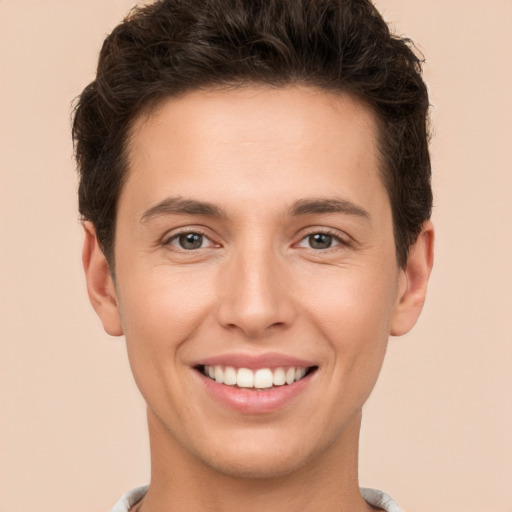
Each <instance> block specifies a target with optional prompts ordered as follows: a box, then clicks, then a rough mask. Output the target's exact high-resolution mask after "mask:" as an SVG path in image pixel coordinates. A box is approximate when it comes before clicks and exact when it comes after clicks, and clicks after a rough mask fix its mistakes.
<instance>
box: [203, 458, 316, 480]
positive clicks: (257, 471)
mask: <svg viewBox="0 0 512 512" xmlns="http://www.w3.org/2000/svg"><path fill="white" fill-rule="evenodd" d="M233 455H234V456H233V457H231V456H228V457H225V458H222V459H218V458H215V460H209V461H203V462H206V464H207V465H208V466H209V467H210V468H211V469H213V470H215V471H216V472H218V473H220V474H224V475H226V476H230V477H233V478H243V479H261V480H264V479H275V478H282V477H286V476H288V475H290V474H292V473H294V472H296V471H298V470H299V469H300V468H301V467H303V466H305V465H306V461H302V460H300V457H299V456H297V455H296V456H294V457H288V458H284V459H283V458H282V457H281V456H277V457H276V455H275V454H272V455H271V454H269V455H268V456H265V454H262V453H258V456H257V457H256V458H255V457H253V456H247V455H244V456H241V455H240V454H233Z"/></svg>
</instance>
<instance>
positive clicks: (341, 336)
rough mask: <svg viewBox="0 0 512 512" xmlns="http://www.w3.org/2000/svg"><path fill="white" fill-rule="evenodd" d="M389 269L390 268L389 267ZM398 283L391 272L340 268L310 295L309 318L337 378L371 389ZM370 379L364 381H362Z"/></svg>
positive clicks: (387, 330)
mask: <svg viewBox="0 0 512 512" xmlns="http://www.w3.org/2000/svg"><path fill="white" fill-rule="evenodd" d="M391 268H392V267H391ZM396 288H397V284H396V279H395V275H394V274H393V273H392V272H389V267H388V272H387V274H386V273H385V272H384V273H383V272H379V271H378V270H377V269H375V270H374V271H368V268H366V269H364V268H362V267H361V268H352V269H350V271H349V270H347V269H339V270H338V271H337V272H334V273H333V274H332V275H330V276H327V275H326V276H324V277H322V279H320V280H319V279H318V276H317V280H316V286H314V287H310V290H312V291H310V292H309V294H308V302H309V307H308V308H307V309H308V311H309V312H310V316H311V319H312V322H314V325H315V326H316V329H317V330H318V331H320V333H321V336H322V338H323V339H325V340H327V343H328V344H329V348H330V352H331V357H330V360H331V362H332V363H331V364H332V365H333V372H334V373H335V374H336V379H337V380H338V381H340V380H341V381H344V382H345V383H346V385H350V386H353V387H354V389H357V388H358V389H362V390H364V391H363V392H364V393H367V392H369V390H371V388H372V387H373V384H374V382H375V380H376V378H377V376H378V373H379V371H380V367H381V365H382V361H383V359H384V355H385V351H386V347H387V340H388V336H389V330H390V323H391V318H392V313H393V309H394V304H395V300H396V293H397V290H396ZM362 381H368V386H369V387H370V388H369V390H368V389H366V388H368V386H361V382H362Z"/></svg>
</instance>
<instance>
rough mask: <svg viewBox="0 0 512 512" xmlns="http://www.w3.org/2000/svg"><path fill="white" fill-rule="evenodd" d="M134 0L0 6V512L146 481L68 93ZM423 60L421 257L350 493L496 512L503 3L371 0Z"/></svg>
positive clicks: (501, 368)
mask: <svg viewBox="0 0 512 512" xmlns="http://www.w3.org/2000/svg"><path fill="white" fill-rule="evenodd" d="M133 4H134V2H133V1H132V0H80V1H75V0H32V1H30V0H0V23H1V25H0V38H1V40H0V45H1V46H0V48H1V49H0V51H1V75H0V80H1V104H0V107H1V111H0V120H1V133H0V150H1V189H0V190H1V192H0V194H1V196H0V222H1V234H0V244H1V274H0V278H1V285H0V301H1V303H0V308H1V309H0V312H1V321H0V328H1V332H0V334H1V341H2V343H1V346H0V379H1V381H0V399H1V403H0V428H1V431H0V440H1V446H0V511H1V512H29V511H31V512H32V511H37V512H86V511H88V512H89V511H102V510H103V511H105V510H107V509H109V508H110V506H112V504H113V503H114V502H115V500H116V499H117V498H118V496H119V495H120V494H121V493H122V492H124V491H125V490H127V489H128V488H130V487H133V486H136V485H139V484H142V483H144V482H146V481H147V479H148V454H147V451H148V449H147V441H146V427H145V417H144V405H143V403H142V400H141V399H140V398H139V396H138V392H137V390H136V388H135V385H134V384H133V382H132V379H131V375H130V372H129V368H128V365H127V360H126V356H125V351H124V346H123V341H122V340H119V339H111V338H109V337H108V336H107V335H105V334H104V333H103V331H102V329H101V327H100V324H99V321H98V320H97V318H96V317H95V315H94V313H93V312H92V309H91V308H90V306H89V304H88V300H87V297H86V292H85V286H84V283H83V278H82V272H81V264H80V245H81V231H80V227H79V224H78V222H77V212H76V198H75V189H76V178H75V175H74V163H73V161H72V158H71V152H72V150H71V142H70V135H69V132H70V130H69V125H70V103H71V101H72V98H73V97H74V96H75V95H77V94H78V93H79V92H80V91H81V89H82V88H83V87H84V86H85V85H86V84H87V83H88V82H89V81H90V80H91V79H92V78H93V72H94V68H95V61H96V58H97V53H98V51H99V48H100V45H101V42H102V40H103V38H104V36H105V35H106V34H107V33H108V32H109V31H110V30H111V29H112V28H113V27H114V25H115V24H116V22H117V21H119V20H120V19H121V17H122V16H123V15H124V14H125V13H126V12H127V10H128V9H129V8H130V7H131V6H132V5H133ZM377 5H378V6H379V7H380V9H381V10H382V12H383V13H384V15H385V17H386V19H387V20H388V21H390V22H392V24H393V25H394V26H395V27H396V30H397V32H399V33H401V34H407V35H408V36H410V37H412V38H413V39H414V40H416V41H417V42H418V43H419V44H420V47H421V48H422V49H423V51H424V53H425V54H426V56H427V59H428V64H427V66H426V77H427V80H428V83H429V87H430V90H431V95H432V103H433V105H434V109H433V121H434V126H435V139H434V142H433V146H432V153H433V163H434V172H435V179H434V187H435V193H436V198H435V213H434V220H435V224H436V226H437V256H436V264H435V272H434V274H433V277H432V281H431V287H430V294H429V298H428V303H427V305H426V309H425V312H424V315H423V317H422V319H421V321H420V323H419V325H418V326H417V328H416V329H415V330H414V332H412V333H411V334H410V335H408V336H406V337H404V338H397V339H392V340H391V343H390V348H389V353H388V359H387V362H386V364H385V367H384V370H383V373H382V376H381V378H380V381H379V383H378V385H377V388H376V390H375V393H374V395H373V396H372V398H371V399H370V401H369V403H368V405H367V407H366V414H365V416H366V418H365V421H366V423H365V426H364V428H363V434H362V452H361V483H362V484H363V485H366V486H375V487H378V488H382V489H385V490H386V491H388V492H389V493H391V494H392V495H393V496H395V497H396V499H397V500H398V501H399V502H400V503H401V504H402V506H403V507H404V508H406V509H407V510H408V511H409V512H427V511H429V512H430V511H436V512H477V511H478V512H511V511H512V440H511V437H512V343H511V342H512V322H511V316H512V292H511V290H512V268H511V267H512V263H511V262H512V236H511V219H512V206H511V203H512V197H511V196H512V194H511V190H512V180H511V176H512V173H511V168H510V147H511V145H512V99H511V98H512V93H511V91H512V71H511V51H510V50H511V43H512V37H511V33H512V32H511V26H512V2H511V1H510V0H490V1H488V2H483V1H482V0H432V1H426V0H378V2H377Z"/></svg>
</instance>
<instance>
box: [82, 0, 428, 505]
mask: <svg viewBox="0 0 512 512" xmlns="http://www.w3.org/2000/svg"><path fill="white" fill-rule="evenodd" d="M427 112H428V97H427V92H426V88H425V85H424V83H423V81H422V79H421V76H420V63H419V60H418V58H417V57H416V56H415V55H414V53H413V52H412V51H411V49H410V48H409V46H408V44H407V42H406V41H404V40H401V39H399V38H396V37H395V36H392V35H391V34H390V33H389V30H388V28H387V26H386V24H385V23H384V21H383V20H382V18H381V17H380V15H379V14H378V13H377V11H376V10H375V8H374V7H373V6H372V4H371V3H369V2H368V1H364V0H353V1H348V0H330V1H329V0H326V1H321V2H320V1H315V0H303V1H297V0H266V1H241V0H211V1H207V2H205V1H204V0H201V1H199V0H198V1H187V2H184V1H179V0H163V1H160V2H156V3H154V4H151V5H148V6H146V7H143V8H140V9H138V10H135V11H133V12H132V13H131V14H130V15H129V16H128V18H127V19H126V20H125V21H124V22H123V23H122V24H120V25H119V26H118V27H116V28H115V29H114V31H113V32H112V34H110V36H109V37H108V38H107V40H106V41H105V44H104V46H103V49H102V51H101V55H100V60H99V65H98V72H97V77H96V80H95V81H94V82H92V83H91V84H89V86H87V88H86V89H85V90H84V92H83V93H82V95H81V97H80V100H79V102H78V105H77V109H76V112H75V119H74V138H75V143H76V154H77V161H78V167H79V173H80V189H79V196H80V211H81V214H82V216H83V219H84V228H85V243H84V250H83V262H84V268H85V274H86V279H87V285H88V291H89V296H90V299H91V303H92V305H93V307H94V308H95V310H96V312H97V313H98V315H99V317H100V319H101V321H102V322H103V326H104V328H105V330H106V331H107V332H108V333H109V334H111V335H114V336H119V335H124V336H125V337H126V344H127V350H128V355H129V360H130V365H131V367H132V371H133V374H134V378H135V380H136V382H137V385H138V387H139V389H140V391H141V393H142V395H143V396H144V399H145V400H146V403H147V411H148V426H149V435H150V444H151V481H150V484H149V487H143V488H139V489H135V490H134V491H131V492H129V493H127V494H126V495H125V496H123V497H122V498H121V500H120V501H119V502H118V504H117V505H116V506H115V507H114V509H113V511H115V512H121V511H127V510H130V511H137V512H160V511H191V510H212V511H214V510H215V511H238V510H245V511H261V510H265V511H283V510H284V511H296V510H297V511H298V510H300V511H303V512H304V511H315V512H316V511H326V512H330V511H333V512H334V511H341V510H345V511H351V512H362V511H369V510H387V511H394V512H396V511H398V510H400V509H399V508H398V506H397V505H396V504H395V503H394V502H393V500H392V499H391V498H390V497H389V496H387V495H386V494H385V493H382V492H380V491H375V490H365V489H363V490H360V489H359V485H358V478H357V455H358V437H359V430H360V424H361V415H362V413H361V410H362V406H363V404H364V403H365V401H366V399H367V398H368V396H369V394H370V392H371V390H372V388H373V386H374V384H375V382H376V379H377V376H378V373H379V370H380V368H381V365H382V361H383V358H384V354H385V351H386V345H387V339H388V336H389V335H390V334H391V335H401V334H404V333H406V332H407V331H409V329H411V328H412V326H413V325H414V323H415V322H416V320H417V318H418V316H419V314H420V312H421V309H422V305H423V301H424V298H425V293H426V287H427V282H428V277H429V274H430V270H431V267H432V258H433V227H432V225H431V223H430V221H429V217H430V211H431V203H432V195H431V190H430V161H429V153H428V144H427Z"/></svg>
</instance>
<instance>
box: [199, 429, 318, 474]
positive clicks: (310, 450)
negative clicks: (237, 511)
mask: <svg viewBox="0 0 512 512" xmlns="http://www.w3.org/2000/svg"><path fill="white" fill-rule="evenodd" d="M239 441H240V442H236V439H235V440H233V439H232V441H231V442H230V443H222V444H221V445H218V449H217V450H215V453H212V451H211V450H208V451H203V452H202V453H197V452H196V456H197V457H198V458H199V459H201V460H202V462H203V463H204V464H205V465H206V466H208V467H210V468H211V469H213V470H215V471H217V472H219V473H221V474H224V475H226V476H230V477H234V478H250V479H275V478H282V477H286V476H288V475H291V474H293V473H295V472H297V471H300V470H301V469H302V468H303V467H305V466H307V465H308V464H309V463H310V462H311V461H313V460H314V459H315V458H316V457H317V456H318V455H320V454H321V453H323V452H324V451H325V449H326V448H327V446H325V447H324V446H313V443H312V444H311V445H310V446H304V439H301V440H299V439H296V440H295V442H294V439H291V438H290V436H288V437H287V438H282V437H280V436H277V438H276V437H274V438H272V439H266V440H262V439H261V436H255V437H254V438H252V439H251V436H250V434H249V433H247V434H245V438H244V439H240V440H239ZM308 441H310V442H311V441H313V439H311V437H309V439H308Z"/></svg>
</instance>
